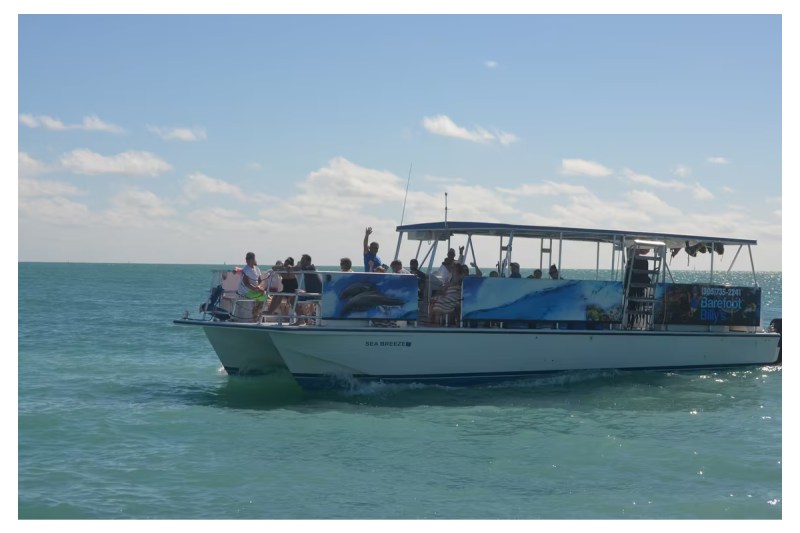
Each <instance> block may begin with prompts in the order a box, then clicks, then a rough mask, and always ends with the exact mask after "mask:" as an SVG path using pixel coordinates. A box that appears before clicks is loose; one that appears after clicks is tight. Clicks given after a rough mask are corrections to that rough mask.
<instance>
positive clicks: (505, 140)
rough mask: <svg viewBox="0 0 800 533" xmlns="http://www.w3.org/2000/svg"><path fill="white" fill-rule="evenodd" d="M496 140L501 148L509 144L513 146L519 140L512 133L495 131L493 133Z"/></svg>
mask: <svg viewBox="0 0 800 533" xmlns="http://www.w3.org/2000/svg"><path fill="white" fill-rule="evenodd" d="M495 136H496V137H497V140H498V141H500V144H502V145H503V146H508V145H509V144H513V143H515V142H517V141H518V140H519V137H517V136H516V135H514V134H513V133H508V132H505V131H497V132H496V133H495Z"/></svg>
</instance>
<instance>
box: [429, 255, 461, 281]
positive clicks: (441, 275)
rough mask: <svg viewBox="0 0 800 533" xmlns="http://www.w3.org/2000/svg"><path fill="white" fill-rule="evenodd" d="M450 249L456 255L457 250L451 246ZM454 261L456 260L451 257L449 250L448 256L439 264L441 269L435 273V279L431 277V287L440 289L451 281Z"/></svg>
mask: <svg viewBox="0 0 800 533" xmlns="http://www.w3.org/2000/svg"><path fill="white" fill-rule="evenodd" d="M450 251H451V252H453V255H455V250H453V249H452V248H451V249H450ZM454 263H455V261H454V260H453V258H452V257H450V254H449V252H448V255H447V257H445V258H444V261H442V264H441V265H439V269H438V270H437V271H436V272H434V273H433V279H431V288H433V290H439V289H441V288H443V287H444V286H445V285H447V284H448V283H449V282H450V278H451V277H452V272H451V269H452V266H453V264H454Z"/></svg>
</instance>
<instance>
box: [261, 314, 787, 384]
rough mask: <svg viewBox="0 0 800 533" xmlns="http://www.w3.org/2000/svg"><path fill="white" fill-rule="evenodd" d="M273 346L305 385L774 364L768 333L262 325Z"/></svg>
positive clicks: (774, 342) (774, 344) (773, 341)
mask: <svg viewBox="0 0 800 533" xmlns="http://www.w3.org/2000/svg"><path fill="white" fill-rule="evenodd" d="M269 335H270V337H271V338H272V342H273V344H274V346H275V347H276V348H277V350H278V352H279V353H280V355H281V357H282V359H283V361H285V363H286V365H287V366H288V368H289V370H290V371H291V372H292V375H293V376H294V378H295V379H296V380H297V381H298V383H300V385H301V386H303V387H306V388H324V387H331V386H340V385H343V384H346V383H348V382H350V381H352V380H353V379H356V380H359V381H365V380H366V381H383V382H389V383H391V382H400V383H403V382H422V383H437V384H449V385H466V384H477V383H486V382H493V381H506V380H511V379H520V378H525V377H529V376H533V375H537V374H544V373H552V372H563V371H574V370H601V369H626V370H637V369H638V370H645V369H652V370H654V369H661V370H667V369H687V368H714V367H735V366H750V365H766V364H774V363H776V362H777V360H778V354H779V351H778V341H779V338H780V337H779V336H778V335H776V334H769V333H740V334H731V333H724V334H719V333H713V332H655V331H646V332H645V331H636V332H632V331H590V332H586V331H563V330H544V331H540V330H526V331H514V330H470V329H459V330H453V329H433V328H432V329H416V330H411V331H409V330H405V331H398V330H389V329H387V330H378V329H376V328H371V329H361V330H356V329H353V330H327V331H326V330H325V329H324V328H319V329H316V328H293V327H283V328H272V329H270V330H269Z"/></svg>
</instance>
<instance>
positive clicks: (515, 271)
mask: <svg viewBox="0 0 800 533" xmlns="http://www.w3.org/2000/svg"><path fill="white" fill-rule="evenodd" d="M509 266H510V267H511V274H510V275H509V276H508V277H509V278H521V277H522V274H520V273H519V263H511V264H510V265H509Z"/></svg>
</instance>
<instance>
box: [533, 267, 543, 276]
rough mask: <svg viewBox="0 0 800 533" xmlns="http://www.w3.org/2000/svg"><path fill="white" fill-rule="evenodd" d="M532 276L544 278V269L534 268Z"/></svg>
mask: <svg viewBox="0 0 800 533" xmlns="http://www.w3.org/2000/svg"><path fill="white" fill-rule="evenodd" d="M531 277H532V278H533V279H542V269H541V268H537V269H536V270H534V271H533V274H531Z"/></svg>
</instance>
